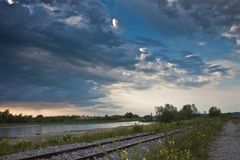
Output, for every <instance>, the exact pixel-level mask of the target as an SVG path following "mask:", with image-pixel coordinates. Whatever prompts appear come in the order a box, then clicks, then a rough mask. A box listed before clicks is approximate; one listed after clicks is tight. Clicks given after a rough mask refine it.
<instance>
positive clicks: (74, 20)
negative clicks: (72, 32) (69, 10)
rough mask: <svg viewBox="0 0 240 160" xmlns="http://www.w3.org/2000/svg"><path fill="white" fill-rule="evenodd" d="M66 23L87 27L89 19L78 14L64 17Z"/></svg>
mask: <svg viewBox="0 0 240 160" xmlns="http://www.w3.org/2000/svg"><path fill="white" fill-rule="evenodd" d="M64 23H65V24H67V25H70V26H75V27H81V28H82V27H87V23H88V21H87V20H86V19H85V18H84V17H82V16H80V15H78V16H71V17H68V18H66V19H64Z"/></svg>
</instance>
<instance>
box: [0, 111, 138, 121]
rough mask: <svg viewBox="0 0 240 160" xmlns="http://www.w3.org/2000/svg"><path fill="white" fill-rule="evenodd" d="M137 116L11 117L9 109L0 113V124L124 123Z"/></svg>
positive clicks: (128, 113)
mask: <svg viewBox="0 0 240 160" xmlns="http://www.w3.org/2000/svg"><path fill="white" fill-rule="evenodd" d="M138 118H139V115H137V114H133V113H131V112H127V113H126V114H124V115H111V116H109V115H107V114H106V115H105V116H85V115H82V116H77V115H72V116H43V115H41V114H40V115H37V116H36V117H33V116H32V115H22V114H19V115H13V114H12V113H10V111H9V109H6V110H5V111H2V112H1V111H0V123H62V122H64V123H78V122H91V121H92V122H95V121H124V120H138Z"/></svg>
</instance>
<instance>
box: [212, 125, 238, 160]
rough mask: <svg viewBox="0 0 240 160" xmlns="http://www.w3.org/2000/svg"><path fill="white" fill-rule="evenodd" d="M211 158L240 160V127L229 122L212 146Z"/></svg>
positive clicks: (216, 159)
mask: <svg viewBox="0 0 240 160" xmlns="http://www.w3.org/2000/svg"><path fill="white" fill-rule="evenodd" d="M210 159H211V160H240V127H239V124H238V125H237V124H235V123H233V122H228V123H226V124H225V126H224V129H223V132H222V134H221V135H220V136H219V137H218V138H217V140H216V141H215V142H214V143H213V144H212V146H211V152H210Z"/></svg>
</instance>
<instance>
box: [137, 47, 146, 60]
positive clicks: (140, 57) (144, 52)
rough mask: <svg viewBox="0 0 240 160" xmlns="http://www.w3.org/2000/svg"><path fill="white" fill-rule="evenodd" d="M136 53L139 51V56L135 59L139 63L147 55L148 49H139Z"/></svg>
mask: <svg viewBox="0 0 240 160" xmlns="http://www.w3.org/2000/svg"><path fill="white" fill-rule="evenodd" d="M138 51H139V56H138V57H137V59H138V60H140V61H144V60H145V59H146V58H147V56H148V54H149V52H148V49H147V48H139V49H138Z"/></svg>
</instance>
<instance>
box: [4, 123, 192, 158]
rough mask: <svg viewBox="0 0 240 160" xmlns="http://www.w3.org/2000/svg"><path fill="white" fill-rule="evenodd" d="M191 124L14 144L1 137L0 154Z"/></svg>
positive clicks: (138, 128)
mask: <svg viewBox="0 0 240 160" xmlns="http://www.w3.org/2000/svg"><path fill="white" fill-rule="evenodd" d="M190 124H191V121H182V122H174V123H167V124H164V123H154V124H150V125H145V126H142V125H135V126H132V127H119V128H114V129H111V130H106V131H104V130H101V131H95V132H89V133H85V134H81V135H65V136H59V137H54V138H47V139H42V140H41V141H39V142H30V141H26V140H21V141H19V142H17V143H15V144H11V143H10V142H9V140H8V139H2V140H1V141H0V155H6V154H10V153H15V152H20V151H25V150H29V149H35V148H40V147H46V146H55V145H61V144H68V143H76V142H92V141H95V140H100V139H103V138H111V137H117V136H125V135H130V134H135V133H143V132H153V131H160V130H165V131H166V130H169V129H172V128H177V127H183V126H188V125H190Z"/></svg>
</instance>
